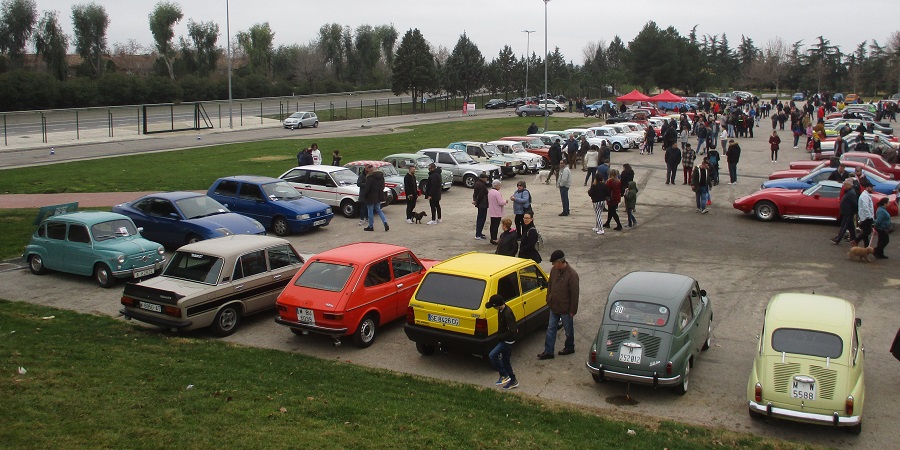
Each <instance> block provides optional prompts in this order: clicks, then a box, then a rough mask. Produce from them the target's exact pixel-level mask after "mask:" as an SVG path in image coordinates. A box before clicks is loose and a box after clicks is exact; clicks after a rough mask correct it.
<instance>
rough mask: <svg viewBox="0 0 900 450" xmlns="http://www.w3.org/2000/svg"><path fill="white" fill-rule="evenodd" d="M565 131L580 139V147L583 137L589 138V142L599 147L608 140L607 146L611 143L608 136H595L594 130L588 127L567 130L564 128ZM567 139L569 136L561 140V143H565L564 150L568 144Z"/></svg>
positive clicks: (577, 139)
mask: <svg viewBox="0 0 900 450" xmlns="http://www.w3.org/2000/svg"><path fill="white" fill-rule="evenodd" d="M563 132H565V133H569V134H571V135H572V136H574V137H575V140H576V141H578V146H579V148H580V147H581V138H582V137H583V138H585V139H587V142H588V144H590V145H596V146H597V148H600V147H601V146H602V145H603V143H604V142H606V145H607V146H608V145H609V141H608V140H607V139H606V138H602V137H597V136H595V135H594V132H593V131H591V130H589V129H587V128H568V129H566V130H563ZM567 139H568V138H566V139H564V140H562V141H561V144H562V145H563V150H565V144H566V140H567Z"/></svg>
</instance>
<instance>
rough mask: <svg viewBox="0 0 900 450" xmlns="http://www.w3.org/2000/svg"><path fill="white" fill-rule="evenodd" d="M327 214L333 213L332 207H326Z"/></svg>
mask: <svg viewBox="0 0 900 450" xmlns="http://www.w3.org/2000/svg"><path fill="white" fill-rule="evenodd" d="M325 214H331V207H330V206H329V207H327V208H325Z"/></svg>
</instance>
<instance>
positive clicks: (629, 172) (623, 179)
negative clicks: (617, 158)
mask: <svg viewBox="0 0 900 450" xmlns="http://www.w3.org/2000/svg"><path fill="white" fill-rule="evenodd" d="M632 180H634V169H632V168H631V164H628V163H625V164H622V173H620V174H619V183H620V184H621V185H622V196H623V197H624V196H625V192H624V191H625V188H627V187H628V183H630V182H631V181H632Z"/></svg>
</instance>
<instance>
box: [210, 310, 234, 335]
mask: <svg viewBox="0 0 900 450" xmlns="http://www.w3.org/2000/svg"><path fill="white" fill-rule="evenodd" d="M240 324H241V310H240V309H239V308H238V306H236V305H234V304H231V305H226V306H224V307H222V309H220V310H219V312H218V313H216V318H215V319H213V323H212V325H210V327H211V328H212V332H213V334H215V335H216V336H219V337H225V336H230V335H232V334H234V332H235V331H237V329H238V326H239V325H240Z"/></svg>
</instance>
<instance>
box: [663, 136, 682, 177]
mask: <svg viewBox="0 0 900 450" xmlns="http://www.w3.org/2000/svg"><path fill="white" fill-rule="evenodd" d="M663 158H664V159H665V161H666V184H675V173H676V172H677V171H678V163H680V162H681V151H679V150H678V147H675V146H674V145H673V146H670V147H666V153H665V155H664V156H663Z"/></svg>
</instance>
